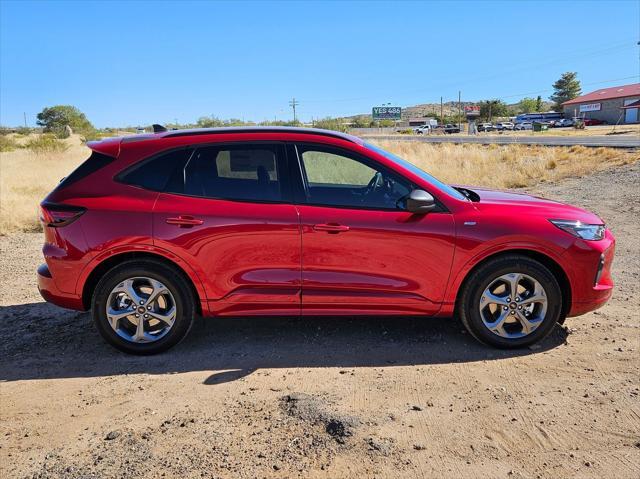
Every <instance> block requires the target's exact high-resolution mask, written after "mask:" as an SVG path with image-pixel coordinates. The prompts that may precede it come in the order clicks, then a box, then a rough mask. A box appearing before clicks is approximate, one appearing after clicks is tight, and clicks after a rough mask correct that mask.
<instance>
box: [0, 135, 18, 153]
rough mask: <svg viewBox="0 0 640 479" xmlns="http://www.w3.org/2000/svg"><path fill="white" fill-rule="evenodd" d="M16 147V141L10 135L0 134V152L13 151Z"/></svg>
mask: <svg viewBox="0 0 640 479" xmlns="http://www.w3.org/2000/svg"><path fill="white" fill-rule="evenodd" d="M16 148H18V143H16V140H14V139H13V138H12V137H11V136H8V135H0V152H6V151H13V150H15V149H16Z"/></svg>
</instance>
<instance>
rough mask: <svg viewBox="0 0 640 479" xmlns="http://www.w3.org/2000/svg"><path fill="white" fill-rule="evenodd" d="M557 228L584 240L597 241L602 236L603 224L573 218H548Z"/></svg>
mask: <svg viewBox="0 0 640 479" xmlns="http://www.w3.org/2000/svg"><path fill="white" fill-rule="evenodd" d="M549 221H551V222H552V223H553V224H554V225H556V226H557V227H558V228H560V229H561V230H563V231H566V232H567V233H570V234H572V235H573V236H576V237H577V238H582V239H584V240H591V241H597V240H601V239H602V238H604V225H588V224H585V223H581V222H580V221H574V220H549Z"/></svg>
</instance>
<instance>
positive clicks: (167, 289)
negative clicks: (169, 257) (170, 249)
mask: <svg viewBox="0 0 640 479" xmlns="http://www.w3.org/2000/svg"><path fill="white" fill-rule="evenodd" d="M194 303H195V301H194V297H193V294H192V292H191V290H190V288H189V285H188V284H187V282H186V280H185V279H184V278H183V277H182V275H180V274H178V273H177V272H176V271H175V270H173V269H172V268H170V267H168V266H166V265H164V264H163V263H160V262H156V261H131V262H127V263H123V264H120V265H118V266H116V267H114V268H113V269H111V270H110V271H108V272H107V273H106V274H105V275H104V276H103V277H102V279H101V280H100V281H99V283H98V285H97V286H96V289H95V291H94V294H93V300H92V311H93V319H94V322H95V325H96V327H97V329H98V331H99V332H100V334H101V335H102V337H103V338H104V339H105V340H106V341H107V342H108V343H109V344H111V345H112V346H114V347H116V348H117V349H119V350H121V351H124V352H126V353H130V354H140V355H148V354H156V353H160V352H163V351H166V350H167V349H169V348H171V347H172V346H175V345H176V344H177V343H179V342H180V341H181V340H182V339H183V338H184V337H185V336H186V334H187V333H188V331H189V329H190V328H191V324H192V322H193V317H194V314H195V307H194Z"/></svg>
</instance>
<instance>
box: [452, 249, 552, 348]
mask: <svg viewBox="0 0 640 479" xmlns="http://www.w3.org/2000/svg"><path fill="white" fill-rule="evenodd" d="M509 273H524V274H526V275H528V276H530V277H532V278H533V279H535V280H536V281H538V282H539V283H540V285H541V286H542V287H543V288H544V290H545V292H546V298H547V311H546V314H545V317H544V319H543V320H542V323H540V325H539V326H538V327H537V328H536V329H535V330H534V331H532V332H531V333H530V334H529V335H527V336H524V337H520V338H504V337H502V336H499V335H497V334H495V333H493V332H492V331H491V330H489V329H488V328H487V326H485V324H484V322H483V321H482V318H481V316H480V310H479V305H480V299H481V297H482V294H483V292H484V290H485V289H486V288H487V287H488V286H489V285H490V284H491V283H492V282H493V281H494V280H495V279H496V278H499V277H500V276H502V275H505V274H509ZM456 311H457V314H458V316H459V318H460V320H461V321H462V324H464V326H465V327H466V328H467V330H468V331H469V333H470V334H471V335H472V336H473V337H474V338H476V339H477V340H479V341H481V342H483V343H485V344H489V345H491V346H495V347H497V348H502V349H512V348H521V347H525V346H529V345H530V344H533V343H536V342H538V341H540V340H542V339H543V338H544V337H545V336H547V335H548V334H549V333H550V332H551V330H552V329H553V327H554V326H555V324H556V322H558V321H559V320H561V314H562V291H561V288H560V285H559V283H558V281H557V279H556V278H555V277H554V275H553V273H551V271H549V269H548V268H547V267H546V266H544V265H543V264H542V263H540V262H538V261H535V260H533V259H531V258H528V257H526V256H521V255H509V256H502V257H499V258H496V259H493V260H489V261H488V262H486V263H485V264H483V265H481V266H480V267H479V268H478V269H476V270H475V271H473V272H472V273H471V275H470V276H469V277H468V278H467V280H466V281H465V283H464V285H463V287H462V290H461V291H460V295H459V296H458V301H457V306H456Z"/></svg>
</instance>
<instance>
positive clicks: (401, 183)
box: [298, 145, 411, 209]
mask: <svg viewBox="0 0 640 479" xmlns="http://www.w3.org/2000/svg"><path fill="white" fill-rule="evenodd" d="M298 155H299V157H300V161H301V166H302V170H303V176H304V180H305V193H306V196H307V202H308V203H309V204H316V205H328V206H340V207H347V208H371V209H404V207H405V202H406V198H407V196H408V195H409V193H410V192H411V185H410V184H409V182H408V181H406V180H405V179H403V178H401V177H399V176H398V175H396V174H395V173H391V172H389V171H387V170H385V169H382V168H380V167H378V166H377V165H375V164H373V163H370V162H367V161H366V160H363V159H361V158H358V157H356V156H354V155H351V154H350V153H348V152H343V151H341V150H335V149H332V148H324V147H319V146H306V145H300V146H298Z"/></svg>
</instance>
